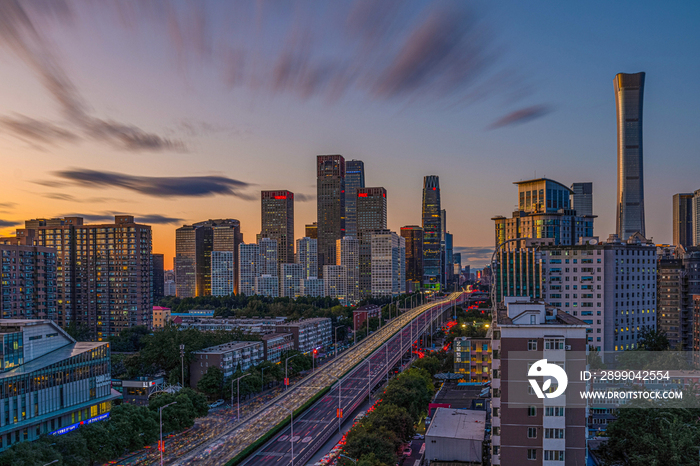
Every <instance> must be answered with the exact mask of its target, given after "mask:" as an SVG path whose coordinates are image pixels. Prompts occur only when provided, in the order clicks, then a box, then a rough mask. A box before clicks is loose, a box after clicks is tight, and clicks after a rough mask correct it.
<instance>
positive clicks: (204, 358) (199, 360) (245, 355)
mask: <svg viewBox="0 0 700 466" xmlns="http://www.w3.org/2000/svg"><path fill="white" fill-rule="evenodd" d="M193 357H194V359H193V360H192V362H191V363H190V386H191V387H196V386H197V382H199V380H200V379H201V378H202V377H203V376H204V374H206V373H207V370H209V368H210V367H218V368H219V369H221V371H222V372H223V373H224V378H226V377H231V376H232V375H233V373H234V372H236V371H237V370H241V371H247V370H248V369H250V368H251V367H253V366H257V365H258V364H260V363H261V362H262V361H263V360H264V357H265V351H264V349H263V343H262V342H261V341H232V342H229V343H224V344H223V345H218V346H211V347H209V348H204V349H203V350H199V351H197V352H195V353H194V354H193Z"/></svg>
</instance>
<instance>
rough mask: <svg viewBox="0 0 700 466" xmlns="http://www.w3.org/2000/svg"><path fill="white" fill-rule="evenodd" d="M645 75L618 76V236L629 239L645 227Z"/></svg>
mask: <svg viewBox="0 0 700 466" xmlns="http://www.w3.org/2000/svg"><path fill="white" fill-rule="evenodd" d="M644 76H645V73H643V72H642V73H635V74H626V73H619V74H618V75H617V76H615V80H614V84H615V106H616V107H617V212H616V215H615V217H616V224H617V235H618V236H619V237H620V239H621V240H623V241H624V240H626V239H627V238H629V237H630V236H632V235H633V234H634V233H636V232H639V233H641V234H642V236H646V231H645V228H644V170H643V159H642V109H643V104H644Z"/></svg>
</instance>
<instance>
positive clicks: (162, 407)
mask: <svg viewBox="0 0 700 466" xmlns="http://www.w3.org/2000/svg"><path fill="white" fill-rule="evenodd" d="M175 404H177V401H173V402H172V403H168V404H167V405H165V406H161V407H160V408H158V414H159V415H160V444H159V445H158V450H160V466H163V450H165V448H164V445H163V410H164V409H165V408H167V407H168V406H171V405H175Z"/></svg>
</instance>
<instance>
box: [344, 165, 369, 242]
mask: <svg viewBox="0 0 700 466" xmlns="http://www.w3.org/2000/svg"><path fill="white" fill-rule="evenodd" d="M364 187H365V163H364V162H363V161H362V160H348V161H347V162H345V236H353V237H354V236H356V235H357V211H356V206H357V203H356V202H357V188H364Z"/></svg>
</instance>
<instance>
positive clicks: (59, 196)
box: [42, 193, 76, 201]
mask: <svg viewBox="0 0 700 466" xmlns="http://www.w3.org/2000/svg"><path fill="white" fill-rule="evenodd" d="M42 196H43V197H45V198H47V199H55V200H57V201H75V200H76V199H75V197H73V196H71V195H70V194H63V193H46V194H42Z"/></svg>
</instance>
